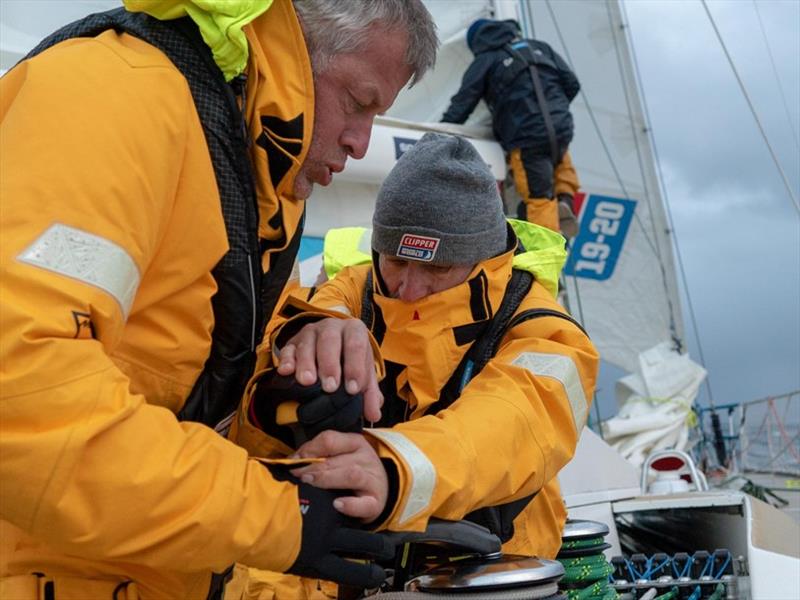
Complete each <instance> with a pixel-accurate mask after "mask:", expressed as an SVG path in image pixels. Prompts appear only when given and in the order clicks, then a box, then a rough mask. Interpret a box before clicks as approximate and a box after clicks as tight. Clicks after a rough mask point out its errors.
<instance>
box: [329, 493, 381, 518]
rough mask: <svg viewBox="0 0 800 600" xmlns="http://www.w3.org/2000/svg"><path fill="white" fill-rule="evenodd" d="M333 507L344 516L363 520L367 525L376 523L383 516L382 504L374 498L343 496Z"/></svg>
mask: <svg viewBox="0 0 800 600" xmlns="http://www.w3.org/2000/svg"><path fill="white" fill-rule="evenodd" d="M333 507H334V508H335V509H336V510H338V511H339V512H340V513H342V514H343V515H347V516H348V517H354V518H356V519H362V520H363V521H364V522H365V523H369V522H370V521H374V520H375V519H377V518H378V516H379V515H380V514H381V510H382V509H381V503H380V502H378V500H377V499H376V498H375V497H373V496H341V497H339V498H337V499H336V501H335V502H334V503H333Z"/></svg>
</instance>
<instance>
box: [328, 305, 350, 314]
mask: <svg viewBox="0 0 800 600" xmlns="http://www.w3.org/2000/svg"><path fill="white" fill-rule="evenodd" d="M328 310H332V311H335V312H338V313H342V314H343V315H347V316H348V317H352V316H353V313H351V312H350V309H349V308H347V307H346V306H345V305H344V304H337V305H336V306H331V307H330V308H329V309H328Z"/></svg>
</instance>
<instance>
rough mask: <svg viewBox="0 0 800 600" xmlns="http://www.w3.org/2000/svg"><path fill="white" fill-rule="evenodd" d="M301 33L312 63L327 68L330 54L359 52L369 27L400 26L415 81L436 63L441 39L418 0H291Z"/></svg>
mask: <svg viewBox="0 0 800 600" xmlns="http://www.w3.org/2000/svg"><path fill="white" fill-rule="evenodd" d="M292 2H293V4H294V10H295V12H297V16H298V17H299V19H300V24H301V26H302V28H303V33H304V34H305V38H306V44H307V45H308V52H309V55H310V56H311V66H312V68H313V70H314V72H315V73H320V72H322V71H323V70H325V67H326V66H327V64H328V61H330V60H331V59H332V58H333V57H334V56H336V55H338V54H347V53H352V52H358V51H359V50H361V49H362V48H363V47H364V46H365V45H366V43H367V39H368V36H369V34H370V33H371V28H372V26H373V25H376V24H377V25H378V26H379V27H381V28H382V29H384V30H392V29H402V30H403V31H405V32H406V33H407V34H408V47H407V48H406V56H405V62H406V64H408V65H409V66H410V67H411V68H412V70H413V76H412V77H411V84H410V86H409V87H411V86H412V85H414V84H415V83H417V82H418V81H419V80H420V79H422V76H423V75H424V74H425V72H426V71H427V70H428V69H430V68H431V67H432V66H433V64H434V63H435V62H436V50H437V48H438V47H439V39H438V37H437V36H436V25H435V23H434V22H433V17H431V14H430V13H429V12H428V9H427V8H425V5H424V4H423V3H422V0H292Z"/></svg>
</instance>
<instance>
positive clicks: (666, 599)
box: [653, 585, 679, 600]
mask: <svg viewBox="0 0 800 600" xmlns="http://www.w3.org/2000/svg"><path fill="white" fill-rule="evenodd" d="M678 593H679V591H678V586H677V585H673V586H672V589H671V590H670V591H668V592H667V593H666V594H661V595H660V596H656V597H655V598H653V600H672V599H673V598H675V597H677V596H678Z"/></svg>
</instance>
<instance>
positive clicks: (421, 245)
mask: <svg viewBox="0 0 800 600" xmlns="http://www.w3.org/2000/svg"><path fill="white" fill-rule="evenodd" d="M440 241H441V240H440V239H439V238H435V237H427V236H424V235H414V234H413V233H404V234H403V237H401V238H400V245H399V246H398V247H397V256H399V257H400V258H410V259H412V260H420V261H422V262H431V261H432V260H433V257H434V256H436V249H437V248H438V247H439V242H440Z"/></svg>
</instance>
